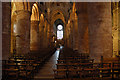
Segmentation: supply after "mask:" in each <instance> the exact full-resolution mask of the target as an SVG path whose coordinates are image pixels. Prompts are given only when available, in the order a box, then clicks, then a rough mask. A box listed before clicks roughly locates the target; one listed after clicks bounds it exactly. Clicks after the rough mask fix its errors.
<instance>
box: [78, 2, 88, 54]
mask: <svg viewBox="0 0 120 80" xmlns="http://www.w3.org/2000/svg"><path fill="white" fill-rule="evenodd" d="M76 9H77V15H78V40H79V42H78V44H79V46H78V51H79V53H89V42H88V14H87V3H86V2H82V3H80V2H78V3H76Z"/></svg>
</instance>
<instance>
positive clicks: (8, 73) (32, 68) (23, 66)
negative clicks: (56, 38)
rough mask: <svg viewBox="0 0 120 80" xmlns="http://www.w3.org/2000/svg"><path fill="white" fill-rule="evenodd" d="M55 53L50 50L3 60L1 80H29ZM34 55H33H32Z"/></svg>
mask: <svg viewBox="0 0 120 80" xmlns="http://www.w3.org/2000/svg"><path fill="white" fill-rule="evenodd" d="M54 52H55V49H54V48H53V49H51V50H48V51H46V53H45V52H44V55H41V54H40V53H41V52H39V53H29V54H27V55H25V56H24V55H13V56H11V57H10V58H9V60H3V61H2V62H3V64H2V80H31V79H33V77H34V75H35V74H36V73H37V72H38V70H39V68H40V67H41V66H42V65H43V64H44V62H45V61H46V60H47V59H48V58H49V57H50V56H51V55H52V54H53V53H54ZM33 54H34V55H33Z"/></svg>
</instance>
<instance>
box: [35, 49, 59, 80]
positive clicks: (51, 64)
mask: <svg viewBox="0 0 120 80" xmlns="http://www.w3.org/2000/svg"><path fill="white" fill-rule="evenodd" d="M59 52H60V49H57V50H56V52H55V53H54V54H53V55H52V56H51V58H50V59H49V60H48V61H46V62H45V64H44V65H43V67H42V68H41V69H40V70H39V71H38V73H37V74H36V75H35V77H34V80H53V79H54V72H53V69H54V68H56V63H57V60H58V57H59Z"/></svg>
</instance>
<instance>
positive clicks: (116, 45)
mask: <svg viewBox="0 0 120 80" xmlns="http://www.w3.org/2000/svg"><path fill="white" fill-rule="evenodd" d="M117 4H118V3H117ZM118 11H119V10H118V5H114V6H113V11H112V12H113V27H112V36H113V57H115V56H116V55H118V54H119V47H120V44H119V40H120V39H119V33H120V32H119V31H120V30H119V15H118Z"/></svg>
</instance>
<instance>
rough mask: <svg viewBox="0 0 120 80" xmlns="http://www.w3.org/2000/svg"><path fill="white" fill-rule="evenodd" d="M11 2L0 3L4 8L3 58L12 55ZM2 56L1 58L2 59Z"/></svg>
mask: <svg viewBox="0 0 120 80" xmlns="http://www.w3.org/2000/svg"><path fill="white" fill-rule="evenodd" d="M10 4H11V3H10V2H2V3H0V6H1V7H0V8H1V9H2V10H1V11H2V12H1V13H2V14H0V15H2V17H1V18H2V29H1V30H2V32H0V33H1V34H2V44H1V45H2V57H1V58H2V59H3V60H4V59H8V57H9V55H10V45H11V44H10V42H11V9H10ZM1 58H0V60H1Z"/></svg>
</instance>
